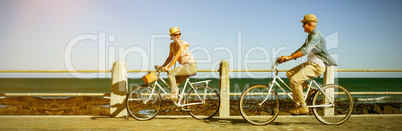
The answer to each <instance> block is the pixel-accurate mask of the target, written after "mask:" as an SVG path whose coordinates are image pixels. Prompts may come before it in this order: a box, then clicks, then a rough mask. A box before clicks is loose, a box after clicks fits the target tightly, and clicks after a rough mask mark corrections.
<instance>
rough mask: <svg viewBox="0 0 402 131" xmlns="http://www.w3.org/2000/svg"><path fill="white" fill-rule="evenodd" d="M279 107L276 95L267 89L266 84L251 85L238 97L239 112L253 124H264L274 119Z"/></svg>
mask: <svg viewBox="0 0 402 131" xmlns="http://www.w3.org/2000/svg"><path fill="white" fill-rule="evenodd" d="M269 92H270V93H269ZM268 93H269V95H268ZM279 107H280V102H279V97H278V95H277V94H276V92H275V91H273V90H272V91H269V87H268V86H266V85H253V86H251V87H249V88H248V89H247V90H246V91H244V92H243V94H242V95H241V97H240V104H239V108H240V113H241V115H242V116H243V118H244V119H245V120H246V121H248V122H250V123H251V124H254V125H266V124H268V123H271V122H272V121H274V120H275V118H276V117H277V116H278V114H279Z"/></svg>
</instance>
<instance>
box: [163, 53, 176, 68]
mask: <svg viewBox="0 0 402 131" xmlns="http://www.w3.org/2000/svg"><path fill="white" fill-rule="evenodd" d="M172 58H173V54H172V51H171V50H170V51H169V56H168V58H166V61H165V63H163V65H162V67H165V66H166V65H168V64H169V63H170V61H172Z"/></svg>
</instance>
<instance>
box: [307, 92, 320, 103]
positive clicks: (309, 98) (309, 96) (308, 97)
mask: <svg viewBox="0 0 402 131" xmlns="http://www.w3.org/2000/svg"><path fill="white" fill-rule="evenodd" d="M317 92H318V90H317V89H311V90H310V91H309V92H308V94H307V98H306V102H307V101H310V100H311V98H312V97H313V96H314V95H315V93H317Z"/></svg>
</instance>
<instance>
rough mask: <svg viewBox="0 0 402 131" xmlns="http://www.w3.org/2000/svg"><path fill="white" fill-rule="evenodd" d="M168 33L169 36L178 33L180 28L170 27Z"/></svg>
mask: <svg viewBox="0 0 402 131" xmlns="http://www.w3.org/2000/svg"><path fill="white" fill-rule="evenodd" d="M169 31H170V34H169V35H172V34H176V33H180V28H179V27H172V28H170V30H169Z"/></svg>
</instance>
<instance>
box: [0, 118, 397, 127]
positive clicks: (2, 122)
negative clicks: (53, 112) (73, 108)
mask: <svg viewBox="0 0 402 131" xmlns="http://www.w3.org/2000/svg"><path fill="white" fill-rule="evenodd" d="M0 130H7V131H8V130H141V131H142V130H148V131H158V130H171V131H176V130H230V131H242V130H244V131H246V130H247V131H248V130H261V131H262V130H297V131H299V130H309V131H311V130H342V131H344V130H361V131H369V130H390V131H396V130H402V115H352V116H351V118H350V119H349V120H348V121H347V122H345V123H344V124H342V125H324V124H322V123H320V122H319V121H318V120H316V119H315V117H314V116H279V117H278V118H277V119H276V120H275V121H274V122H273V123H271V124H268V125H265V126H255V125H251V124H249V123H247V122H246V121H245V120H243V118H242V117H241V116H239V117H230V118H213V119H211V120H209V121H204V120H196V119H193V118H191V117H189V116H184V117H179V118H175V117H166V116H159V117H157V118H155V119H152V120H149V121H137V120H135V119H133V118H129V117H128V118H107V117H94V116H0Z"/></svg>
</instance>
